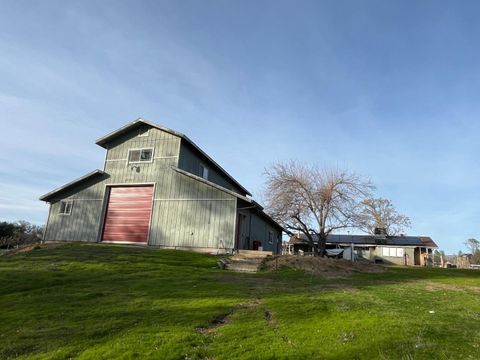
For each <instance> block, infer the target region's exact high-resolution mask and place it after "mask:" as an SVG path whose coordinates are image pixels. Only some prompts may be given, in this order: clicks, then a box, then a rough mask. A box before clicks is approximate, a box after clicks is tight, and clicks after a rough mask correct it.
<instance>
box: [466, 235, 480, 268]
mask: <svg viewBox="0 0 480 360" xmlns="http://www.w3.org/2000/svg"><path fill="white" fill-rule="evenodd" d="M464 245H465V246H466V247H467V249H468V250H469V251H470V253H471V254H472V260H471V263H472V264H480V241H478V240H477V239H468V240H467V241H465V242H464Z"/></svg>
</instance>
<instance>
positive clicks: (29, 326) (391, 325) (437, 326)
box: [0, 244, 480, 359]
mask: <svg viewBox="0 0 480 360" xmlns="http://www.w3.org/2000/svg"><path fill="white" fill-rule="evenodd" d="M216 261H217V259H216V258H215V257H212V256H208V255H201V254H194V253H188V252H180V251H168V250H154V249H143V248H133V247H121V246H112V245H108V246H106V245H97V244H92V245H88V244H83V245H79V244H68V245H64V246H59V247H57V248H53V249H39V250H34V251H32V252H29V253H25V254H17V255H14V256H2V257H0V284H1V286H0V359H9V358H28V359H69V358H78V359H117V358H119V359H136V358H138V359H148V358H151V359H235V358H245V359H252V358H253V359H306V358H320V359H370V358H380V359H449V358H452V359H468V358H471V359H478V358H480V272H475V271H468V270H464V271H462V270H456V269H451V270H450V269H449V270H447V269H424V268H391V269H389V271H387V272H385V273H379V274H363V273H356V274H354V275H353V276H351V277H349V278H344V279H331V278H330V279H325V278H322V277H319V276H312V275H308V274H305V273H303V272H301V271H293V270H279V271H272V272H261V273H259V274H236V273H229V272H225V271H221V270H218V269H216V268H215V264H216Z"/></svg>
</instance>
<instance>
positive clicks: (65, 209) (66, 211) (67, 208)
mask: <svg viewBox="0 0 480 360" xmlns="http://www.w3.org/2000/svg"><path fill="white" fill-rule="evenodd" d="M72 208H73V201H72V200H62V201H60V211H59V212H58V213H59V215H70V214H71V213H72Z"/></svg>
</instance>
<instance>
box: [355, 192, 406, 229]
mask: <svg viewBox="0 0 480 360" xmlns="http://www.w3.org/2000/svg"><path fill="white" fill-rule="evenodd" d="M356 223H357V225H356V227H358V228H359V229H360V230H362V231H365V232H366V233H368V234H372V235H373V234H375V228H383V229H385V230H386V232H387V235H390V236H393V235H398V234H401V233H403V232H404V231H405V229H406V228H409V227H410V219H409V218H408V217H407V216H405V215H402V214H399V213H398V212H397V210H396V209H395V207H394V206H393V204H392V202H391V201H390V200H388V199H383V198H368V199H365V200H363V201H362V202H361V204H360V209H359V212H358V214H357V216H356Z"/></svg>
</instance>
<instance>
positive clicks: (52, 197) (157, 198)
mask: <svg viewBox="0 0 480 360" xmlns="http://www.w3.org/2000/svg"><path fill="white" fill-rule="evenodd" d="M96 144H97V145H99V146H101V147H103V148H104V149H105V150H106V156H105V163H104V167H103V170H95V171H92V172H91V173H89V174H87V175H85V176H82V177H80V178H79V179H77V180H74V181H72V182H70V183H68V184H66V185H64V186H62V187H60V188H58V189H56V190H53V191H51V192H49V193H48V194H45V195H43V196H42V197H41V198H40V200H43V201H46V202H48V203H50V209H49V215H48V222H47V226H46V231H45V239H46V240H63V241H88V242H105V243H124V244H127V243H128V244H144V245H153V246H160V247H166V248H175V249H191V250H198V251H205V252H217V253H223V252H232V251H233V250H236V249H249V250H257V249H263V250H267V251H273V252H275V253H277V252H279V251H280V249H281V235H282V228H281V227H280V225H278V224H277V223H276V222H275V221H273V220H272V219H271V218H270V217H269V216H268V215H267V214H265V213H264V212H263V209H262V207H261V206H260V205H259V204H258V203H256V202H255V201H254V200H253V199H251V198H250V196H251V194H250V193H249V192H248V191H247V190H246V189H245V188H244V187H243V186H242V185H240V184H239V183H238V182H237V181H236V180H235V179H234V178H233V177H232V176H231V175H229V174H228V173H227V172H226V171H225V170H224V169H223V168H222V167H221V166H220V165H218V164H217V163H216V162H215V161H214V160H213V159H212V158H211V157H210V156H208V155H207V154H206V153H205V152H204V151H203V150H202V149H200V148H199V147H198V146H197V145H196V144H195V143H194V142H193V141H191V140H190V139H189V138H188V137H187V136H185V135H183V134H181V133H178V132H176V131H173V130H170V129H167V128H165V127H163V126H159V125H156V124H153V123H151V122H149V121H146V120H144V119H137V120H135V121H133V122H131V123H129V124H127V125H126V126H124V127H122V128H120V129H118V130H116V131H114V132H112V133H110V134H108V135H106V136H104V137H102V138H100V139H98V140H97V142H96Z"/></svg>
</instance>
